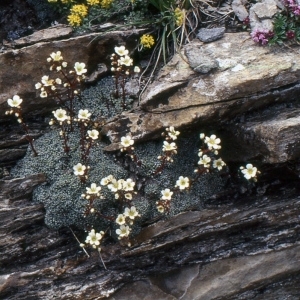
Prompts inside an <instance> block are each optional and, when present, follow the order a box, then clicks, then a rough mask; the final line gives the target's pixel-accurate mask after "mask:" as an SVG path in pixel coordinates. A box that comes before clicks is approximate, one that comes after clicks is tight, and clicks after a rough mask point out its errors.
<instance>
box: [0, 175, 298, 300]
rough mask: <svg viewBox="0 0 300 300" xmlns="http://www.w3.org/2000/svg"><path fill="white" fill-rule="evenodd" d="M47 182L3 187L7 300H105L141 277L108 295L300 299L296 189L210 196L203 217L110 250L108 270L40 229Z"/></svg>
mask: <svg viewBox="0 0 300 300" xmlns="http://www.w3.org/2000/svg"><path fill="white" fill-rule="evenodd" d="M44 180H45V177H44V176H43V175H42V174H36V175H32V176H30V177H27V178H21V179H11V180H1V181H0V188H1V189H0V190H1V194H0V199H1V202H0V203H1V209H0V211H1V213H0V215H1V221H0V223H1V234H2V236H3V237H2V239H1V248H0V249H1V260H0V263H1V275H0V276H1V277H0V278H1V281H0V296H1V298H3V299H32V298H38V299H41V298H42V299H53V297H58V298H60V299H83V298H85V299H95V298H98V299H101V298H105V297H106V296H108V295H110V294H111V293H113V292H114V291H115V289H117V288H118V287H120V286H121V285H122V284H124V283H125V282H127V281H129V280H134V279H141V278H144V279H145V281H137V282H136V283H134V284H133V285H128V286H126V287H125V288H124V289H123V290H122V289H121V290H120V292H118V293H117V294H116V295H113V296H112V298H111V299H146V298H145V297H146V295H148V296H149V294H150V295H151V299H153V297H154V296H156V297H157V298H158V299H187V300H189V299H228V300H229V299H241V297H242V296H243V297H244V299H249V298H247V297H250V295H252V297H254V296H255V297H257V298H254V299H276V297H275V295H276V293H278V287H279V286H280V287H282V286H283V287H284V290H282V289H281V290H280V293H281V295H289V296H291V295H292V296H295V299H297V297H298V296H299V295H300V290H299V286H298V285H297V284H296V283H297V282H298V280H299V276H300V263H299V261H300V260H299V239H298V235H299V232H298V231H299V230H298V227H299V214H300V209H299V207H300V206H299V198H298V197H297V196H295V191H292V190H288V189H286V190H285V191H282V193H279V194H277V195H276V196H274V195H273V196H268V197H257V196H254V197H252V198H251V197H250V198H248V199H247V202H245V199H244V200H242V201H238V200H235V201H230V202H228V201H227V202H226V203H225V202H224V201H221V202H219V201H213V200H212V201H210V205H209V206H207V208H205V209H203V210H202V211H199V212H197V211H195V212H192V211H190V212H186V213H183V214H181V215H178V216H176V217H174V218H172V219H170V220H168V221H164V222H162V223H157V224H155V225H152V226H150V227H148V228H145V229H144V230H143V231H142V232H141V233H140V234H139V236H137V237H136V238H135V239H134V240H132V247H131V248H122V247H121V246H119V245H116V244H114V245H106V246H104V247H103V251H102V257H103V260H104V262H105V265H106V267H107V270H105V269H104V266H103V265H102V263H101V262H100V261H99V258H98V257H97V255H96V253H94V252H92V253H90V254H91V257H90V258H87V257H86V256H85V254H84V253H83V252H81V251H80V247H79V246H78V244H77V242H76V241H75V239H74V238H73V236H72V234H71V232H70V231H68V230H62V231H60V232H56V231H51V230H49V229H47V228H46V227H45V226H44V225H43V209H42V207H41V205H39V204H34V203H32V202H30V201H28V199H29V198H30V193H31V191H32V188H33V186H35V185H37V184H39V183H41V182H43V181H44ZM76 233H77V232H76ZM77 234H80V233H77ZM79 237H80V235H79ZM120 262H121V263H120ZM181 266H184V267H183V268H180V269H179V267H181ZM162 270H163V273H162ZM164 273H165V274H164ZM158 274H159V275H158ZM54 282H55V284H53V283H54ZM247 295H248V296H247ZM272 297H273V298H272Z"/></svg>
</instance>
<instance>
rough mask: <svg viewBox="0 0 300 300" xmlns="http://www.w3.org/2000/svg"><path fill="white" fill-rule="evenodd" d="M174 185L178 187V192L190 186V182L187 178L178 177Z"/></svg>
mask: <svg viewBox="0 0 300 300" xmlns="http://www.w3.org/2000/svg"><path fill="white" fill-rule="evenodd" d="M176 185H177V186H178V187H179V189H180V190H184V189H185V188H188V187H189V186H190V180H189V178H188V177H183V176H180V177H179V178H178V180H177V181H176Z"/></svg>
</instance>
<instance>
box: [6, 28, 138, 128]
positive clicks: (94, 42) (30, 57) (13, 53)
mask: <svg viewBox="0 0 300 300" xmlns="http://www.w3.org/2000/svg"><path fill="white" fill-rule="evenodd" d="M142 31H143V30H142V29H141V30H134V31H132V30H128V31H115V32H107V33H92V34H88V35H84V36H78V37H73V38H69V39H63V40H55V41H52V42H39V43H36V44H34V45H31V46H28V47H24V48H21V49H16V50H8V51H6V52H4V53H0V66H1V74H0V122H1V121H2V122H3V121H4V120H5V119H6V117H5V111H6V109H7V103H6V101H7V99H9V98H11V97H12V96H13V95H15V94H18V95H19V96H20V97H21V98H23V100H24V101H23V104H22V108H23V112H24V113H25V114H27V115H28V114H29V115H36V114H40V115H41V114H44V113H45V112H47V111H51V110H52V108H53V107H54V105H55V103H54V100H52V99H49V98H40V97H39V94H38V93H37V92H36V90H35V87H34V85H35V83H36V82H39V81H40V80H41V77H42V76H43V75H50V74H51V72H50V71H49V66H48V63H47V62H46V59H47V57H49V55H50V53H52V52H54V51H58V50H60V51H61V52H62V54H63V57H64V59H65V60H66V61H67V62H69V65H70V66H72V65H73V64H74V63H75V62H77V61H80V62H84V63H86V65H87V67H88V74H87V75H88V76H89V75H90V74H92V73H93V72H94V71H95V70H96V69H98V64H99V63H108V64H109V63H110V60H109V55H110V54H111V53H113V51H114V47H115V46H117V45H126V47H128V48H129V49H131V48H134V46H135V45H136V38H137V36H138V35H139V33H140V32H142ZM11 78H13V81H12V80H11Z"/></svg>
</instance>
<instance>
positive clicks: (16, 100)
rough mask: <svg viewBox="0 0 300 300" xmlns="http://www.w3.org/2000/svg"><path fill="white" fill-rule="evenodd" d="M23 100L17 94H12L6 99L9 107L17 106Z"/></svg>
mask: <svg viewBox="0 0 300 300" xmlns="http://www.w3.org/2000/svg"><path fill="white" fill-rule="evenodd" d="M22 102H23V99H21V98H20V97H19V96H18V95H14V96H13V98H12V99H8V100H7V103H8V105H9V106H11V107H18V106H19V105H20V104H21V103H22Z"/></svg>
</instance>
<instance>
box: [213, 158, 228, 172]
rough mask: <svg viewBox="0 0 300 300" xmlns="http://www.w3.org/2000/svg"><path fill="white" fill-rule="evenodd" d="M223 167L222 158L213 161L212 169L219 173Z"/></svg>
mask: <svg viewBox="0 0 300 300" xmlns="http://www.w3.org/2000/svg"><path fill="white" fill-rule="evenodd" d="M223 166H226V164H225V163H224V161H223V160H222V158H219V159H217V160H215V161H214V163H213V167H214V168H216V169H218V170H219V171H221V170H222V168H223Z"/></svg>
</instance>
